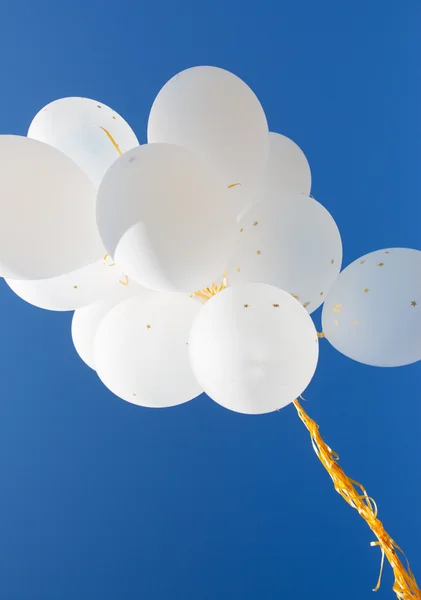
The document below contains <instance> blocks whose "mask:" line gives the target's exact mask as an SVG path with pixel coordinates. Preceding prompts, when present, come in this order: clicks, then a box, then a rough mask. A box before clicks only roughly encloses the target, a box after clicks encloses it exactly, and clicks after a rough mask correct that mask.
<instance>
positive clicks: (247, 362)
mask: <svg viewBox="0 0 421 600" xmlns="http://www.w3.org/2000/svg"><path fill="white" fill-rule="evenodd" d="M318 348H319V345H318V338H317V331H316V329H315V328H314V325H313V321H312V320H311V317H310V316H309V314H308V313H307V311H306V310H305V309H304V308H303V307H302V306H301V305H300V303H299V302H297V301H296V300H295V299H294V298H293V297H292V296H291V295H290V294H288V293H287V292H284V291H283V290H280V289H278V288H276V287H273V286H271V285H266V284H261V283H248V284H245V285H241V286H238V287H232V288H227V289H225V290H223V291H222V292H220V293H218V294H217V295H216V296H214V297H213V298H211V299H210V300H208V302H207V303H206V304H205V305H204V306H203V308H202V309H201V311H200V313H199V314H198V316H197V317H196V319H195V321H194V323H193V326H192V329H191V332H190V338H189V354H190V364H191V366H192V369H193V371H194V373H195V375H196V377H197V380H198V382H199V384H200V385H201V386H202V388H203V390H204V391H205V392H206V394H208V396H209V397H210V398H212V399H213V400H215V402H217V403H218V404H220V405H221V406H224V407H225V408H228V409H230V410H233V411H236V412H240V413H247V414H260V413H268V412H272V411H274V410H277V409H279V408H282V407H284V406H286V405H287V404H289V403H290V402H293V401H294V400H295V399H296V398H297V397H298V396H299V395H300V394H302V393H303V392H304V390H305V388H306V387H307V386H308V384H309V383H310V381H311V379H312V377H313V375H314V372H315V370H316V366H317V360H318V352H319V350H318Z"/></svg>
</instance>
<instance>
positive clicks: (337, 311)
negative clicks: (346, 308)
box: [333, 304, 342, 313]
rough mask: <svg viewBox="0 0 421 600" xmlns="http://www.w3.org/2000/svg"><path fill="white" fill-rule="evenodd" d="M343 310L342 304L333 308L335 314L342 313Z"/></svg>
mask: <svg viewBox="0 0 421 600" xmlns="http://www.w3.org/2000/svg"><path fill="white" fill-rule="evenodd" d="M341 310H342V304H335V306H334V307H333V311H334V312H335V313H340V312H341Z"/></svg>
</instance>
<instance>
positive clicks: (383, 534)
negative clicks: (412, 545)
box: [294, 400, 421, 600]
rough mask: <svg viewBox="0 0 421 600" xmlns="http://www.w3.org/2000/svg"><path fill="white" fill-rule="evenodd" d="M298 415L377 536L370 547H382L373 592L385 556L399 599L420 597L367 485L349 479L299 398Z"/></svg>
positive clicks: (418, 599) (340, 489) (333, 474)
mask: <svg viewBox="0 0 421 600" xmlns="http://www.w3.org/2000/svg"><path fill="white" fill-rule="evenodd" d="M294 406H295V408H296V409H297V413H298V416H299V417H300V419H301V421H302V422H303V423H304V425H305V426H306V428H307V429H308V431H309V432H310V438H311V443H312V445H313V449H314V451H315V453H316V455H317V457H318V458H319V460H320V462H321V463H322V465H323V466H324V468H325V469H326V471H327V472H328V473H329V475H330V477H331V478H332V481H333V485H334V487H335V490H336V491H337V492H338V494H339V495H340V496H342V498H343V499H344V500H345V502H347V503H348V504H349V505H350V506H352V508H355V510H357V511H358V513H359V515H360V517H361V518H362V519H364V521H365V522H366V523H367V525H368V526H369V527H370V529H371V531H372V532H373V533H374V534H375V536H376V537H377V540H378V541H376V542H371V546H379V547H380V549H381V552H382V557H381V564H380V575H379V579H378V582H377V585H376V587H375V588H374V589H373V591H374V592H377V590H378V589H379V588H380V584H381V579H382V574H383V566H384V559H385V557H386V558H387V560H388V562H389V564H390V566H391V567H392V569H393V574H394V576H395V582H394V584H393V591H394V592H395V594H396V596H397V597H398V598H399V600H415V599H416V600H421V590H420V589H419V588H418V585H417V582H416V580H415V577H414V575H413V573H412V571H411V568H410V566H409V562H408V559H407V558H406V556H405V554H404V553H403V551H402V550H401V548H399V546H398V545H397V544H396V542H395V541H394V540H393V539H392V538H391V537H390V535H389V534H388V533H387V531H386V530H385V528H384V526H383V523H382V522H381V521H379V519H378V518H377V505H376V503H375V501H374V500H373V499H372V498H370V496H369V495H368V494H367V492H366V491H365V489H364V487H363V486H362V485H361V484H360V483H358V482H357V481H354V480H353V479H350V478H349V477H348V476H347V475H346V474H345V473H344V471H343V470H342V469H341V467H340V466H339V465H338V460H339V456H338V455H337V454H336V452H334V451H333V450H332V449H331V448H329V446H328V445H327V444H326V443H325V442H324V440H323V438H322V436H321V435H320V432H319V426H318V425H317V423H315V421H313V419H311V418H310V417H309V416H308V415H307V413H306V412H305V411H304V409H303V408H302V406H301V405H300V403H299V402H298V400H295V401H294ZM397 552H400V553H401V554H402V555H403V557H404V558H405V561H406V569H405V567H404V565H403V564H402V562H401V561H400V559H399V557H398V554H397Z"/></svg>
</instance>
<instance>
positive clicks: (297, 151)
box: [263, 132, 311, 199]
mask: <svg viewBox="0 0 421 600" xmlns="http://www.w3.org/2000/svg"><path fill="white" fill-rule="evenodd" d="M269 143H270V146H269V159H268V162H267V166H266V171H265V176H264V180H263V181H264V190H265V193H266V194H269V195H270V196H272V195H275V196H277V197H278V198H280V199H282V197H283V196H285V194H288V192H298V193H299V194H304V195H305V196H308V195H309V194H310V190H311V171H310V166H309V164H308V161H307V159H306V157H305V154H304V152H303V151H302V150H301V148H300V147H299V146H297V144H296V143H295V142H293V141H292V140H290V139H289V138H287V137H286V136H284V135H281V134H280V133H272V132H270V133H269Z"/></svg>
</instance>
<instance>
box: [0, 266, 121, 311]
mask: <svg viewBox="0 0 421 600" xmlns="http://www.w3.org/2000/svg"><path fill="white" fill-rule="evenodd" d="M119 281H121V282H123V283H125V276H124V274H123V273H122V272H121V271H120V269H118V268H115V265H114V264H113V263H111V262H110V261H108V260H100V261H97V262H95V263H93V264H92V265H88V266H87V267H83V268H82V269H78V270H77V271H72V272H71V273H68V274H67V275H59V276H58V277H50V278H49V279H35V280H32V281H31V280H22V279H6V283H7V285H8V286H9V287H10V288H11V289H12V290H13V291H14V292H15V294H17V295H18V296H19V297H20V298H22V300H25V302H28V303H29V304H32V305H33V306H37V307H38V308H43V309H45V310H58V311H63V310H76V309H78V308H81V307H83V306H88V305H89V304H92V303H93V302H95V301H96V300H98V299H99V298H101V297H102V296H105V294H106V293H107V291H109V290H111V289H112V288H113V287H114V286H115V284H116V283H118V282H119Z"/></svg>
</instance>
